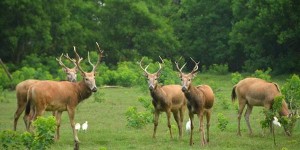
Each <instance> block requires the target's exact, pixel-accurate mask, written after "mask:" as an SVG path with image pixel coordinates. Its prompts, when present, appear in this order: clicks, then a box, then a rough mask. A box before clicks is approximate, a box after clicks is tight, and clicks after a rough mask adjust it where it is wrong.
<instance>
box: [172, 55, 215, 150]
mask: <svg viewBox="0 0 300 150" xmlns="http://www.w3.org/2000/svg"><path fill="white" fill-rule="evenodd" d="M191 59H192V58H191ZM192 61H193V62H194V63H195V67H194V68H193V70H192V72H190V73H188V74H185V73H183V72H182V69H183V68H184V66H185V65H186V63H185V64H184V65H183V66H182V67H181V68H179V66H178V63H177V62H175V64H176V67H177V69H178V71H179V76H180V78H181V85H182V88H181V89H182V92H183V93H184V95H185V97H186V98H187V100H188V103H187V106H188V110H189V117H190V121H191V134H190V145H193V129H194V125H193V119H194V114H197V116H198V118H199V121H200V138H201V145H202V146H203V145H205V144H206V143H207V142H209V126H210V117H211V109H212V107H213V104H214V99H215V98H214V97H215V96H214V93H213V90H212V89H211V87H210V86H208V85H198V86H193V85H192V79H193V78H194V77H195V76H196V73H197V70H198V64H199V62H198V63H196V62H195V61H194V60H193V59H192ZM203 115H205V116H206V130H207V140H206V139H205V132H204V129H203V126H204V123H203Z"/></svg>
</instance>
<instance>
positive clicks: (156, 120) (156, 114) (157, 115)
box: [152, 110, 159, 138]
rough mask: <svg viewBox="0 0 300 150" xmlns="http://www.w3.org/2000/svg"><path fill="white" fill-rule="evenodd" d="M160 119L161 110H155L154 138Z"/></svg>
mask: <svg viewBox="0 0 300 150" xmlns="http://www.w3.org/2000/svg"><path fill="white" fill-rule="evenodd" d="M158 119H159V111H157V110H155V111H154V129H153V135H152V138H155V135H156V129H157V125H158Z"/></svg>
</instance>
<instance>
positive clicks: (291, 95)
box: [281, 74, 300, 109]
mask: <svg viewBox="0 0 300 150" xmlns="http://www.w3.org/2000/svg"><path fill="white" fill-rule="evenodd" d="M281 91H282V94H283V95H285V97H286V101H287V103H288V104H289V107H290V108H292V109H298V108H299V107H300V78H299V76H298V75H295V74H294V75H293V76H292V77H291V78H290V79H287V82H286V83H285V84H284V85H283V86H282V89H281Z"/></svg>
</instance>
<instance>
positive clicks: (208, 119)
mask: <svg viewBox="0 0 300 150" xmlns="http://www.w3.org/2000/svg"><path fill="white" fill-rule="evenodd" d="M210 116H211V110H210V109H209V110H207V112H206V132H207V133H206V134H207V143H208V142H209V127H210Z"/></svg>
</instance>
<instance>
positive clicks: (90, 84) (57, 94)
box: [25, 43, 103, 145]
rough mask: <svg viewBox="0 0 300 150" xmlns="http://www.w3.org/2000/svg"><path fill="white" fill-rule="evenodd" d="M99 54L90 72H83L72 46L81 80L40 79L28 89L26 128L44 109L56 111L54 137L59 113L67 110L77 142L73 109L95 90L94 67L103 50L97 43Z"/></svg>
mask: <svg viewBox="0 0 300 150" xmlns="http://www.w3.org/2000/svg"><path fill="white" fill-rule="evenodd" d="M96 44H97V46H98V51H99V56H98V61H97V63H96V65H94V64H92V63H91V62H90V60H89V62H90V64H91V65H92V66H93V70H92V71H91V72H84V71H83V70H82V68H81V67H80V64H79V59H80V57H79V55H78V53H77V52H76V49H75V47H74V52H75V54H76V60H74V59H70V60H71V61H73V63H74V64H75V65H76V66H77V67H78V70H79V71H80V73H81V76H82V81H80V82H76V83H74V82H67V81H40V82H38V83H36V84H34V85H33V86H31V87H30V88H29V90H28V97H27V100H28V102H27V105H26V110H25V115H27V116H26V118H25V120H26V126H27V130H29V128H30V124H31V122H32V121H33V120H35V119H36V118H37V117H38V116H41V115H43V113H44V112H45V111H57V115H56V117H57V118H56V119H57V124H56V125H57V130H56V131H57V132H56V134H57V135H56V137H59V127H60V121H61V113H62V112H63V111H67V112H68V114H69V119H70V124H71V127H72V130H73V134H74V140H75V145H76V143H77V144H78V143H79V139H78V136H77V131H76V130H75V122H74V116H75V110H76V106H77V105H78V104H79V103H80V102H82V101H83V100H85V99H87V98H88V97H90V96H91V95H92V93H93V92H96V91H97V87H96V82H95V73H96V68H97V66H98V65H99V63H100V60H101V57H102V53H103V51H101V50H100V47H99V45H98V43H96ZM31 110H32V111H33V114H34V115H33V117H29V116H28V114H29V112H30V111H31Z"/></svg>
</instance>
